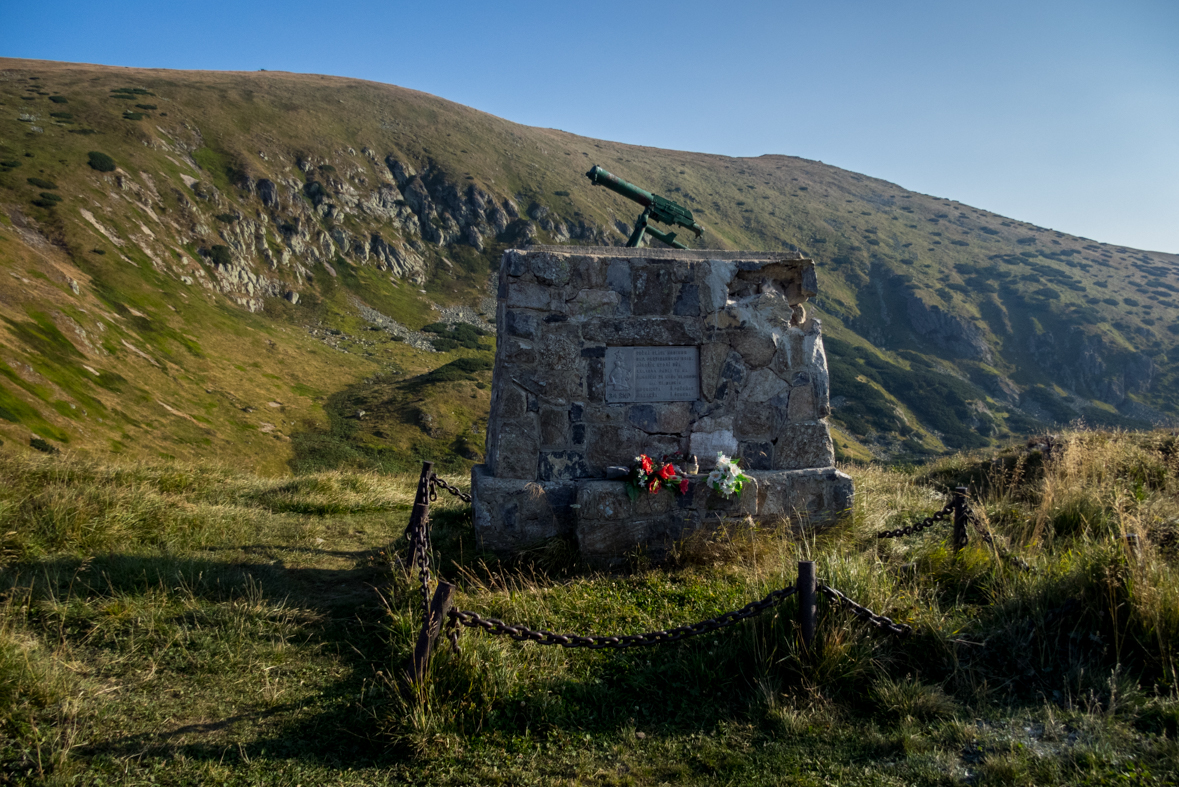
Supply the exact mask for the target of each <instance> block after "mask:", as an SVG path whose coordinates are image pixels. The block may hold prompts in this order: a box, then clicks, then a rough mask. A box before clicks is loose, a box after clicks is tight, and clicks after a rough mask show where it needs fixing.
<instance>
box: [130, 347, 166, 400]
mask: <svg viewBox="0 0 1179 787" xmlns="http://www.w3.org/2000/svg"><path fill="white" fill-rule="evenodd" d="M120 341H122V342H123V346H124V347H126V348H127V349H128V350H130V351H131V352H133V353H135V354H136V355H138V356H139V357H140V358H143V359H144V360H146V361H147V362H148V363H150V364H151V365H152V366H155V367H159V364H158V363H156V359H155V358H152V357H151V356H150V355H148V354H147V353H145V352H144V351H143V350H141V349H139V348H138V347H136V346H135V345H134V344H132V343H131V342H129V341H127V340H126V339H121V340H120ZM161 404H162V403H161Z"/></svg>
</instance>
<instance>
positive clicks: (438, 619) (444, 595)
mask: <svg viewBox="0 0 1179 787" xmlns="http://www.w3.org/2000/svg"><path fill="white" fill-rule="evenodd" d="M433 474H434V463H433V462H422V474H421V475H420V476H419V477H418V489H417V493H416V494H415V495H414V498H413V509H412V510H411V511H410V513H409V524H408V525H407V526H406V528H405V534H406V536H407V537H409V538H410V541H411V544H412V543H413V538H414V534H416V533H417V532H418V530H419V529H421V528H428V527H429V526H430V476H431V475H433ZM425 547H426V548H427V549H429V544H428V543H427V544H426V545H425ZM416 557H417V555H416V552H415V553H411V555H410V561H411V563H410V568H411V570H414V569H417V567H418V566H417V561H416V560H415V558H416ZM444 587H449V588H450V590H449V591H446V592H444V591H443V588H444ZM428 593H429V587H428V586H426V585H425V584H424V583H423V587H422V603H423V605H424V604H426V601H427V599H428V598H429V597H428V596H427V594H428ZM453 593H454V586H453V585H450V586H447V585H446V583H444V582H440V583H439V584H438V588H437V589H436V590H435V591H434V598H433V599H432V600H430V601H429V606H428V607H427V608H426V610H425V615H424V616H423V618H422V628H421V631H420V632H419V633H418V643H417V646H416V647H414V650H413V661H412V662H411V664H410V667H409V670H408V674H407V677H408V678H409V680H410V683H413V684H414V685H420V683H421V680H422V678H424V677H425V675H426V666H427V665H428V664H429V663H430V652H431V651H432V650H433V647H434V639H435V638H436V637H437V636H438V631H440V630H441V627H442V617H443V615H445V614H446V613H445V610H443V611H442V612H441V613H440V614H436V611H437V610H438V609H441V608H442V607H449V606H450V597H451V595H453Z"/></svg>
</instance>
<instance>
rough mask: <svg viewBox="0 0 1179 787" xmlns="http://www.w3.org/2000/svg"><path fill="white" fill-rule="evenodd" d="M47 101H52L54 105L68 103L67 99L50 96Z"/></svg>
mask: <svg viewBox="0 0 1179 787" xmlns="http://www.w3.org/2000/svg"><path fill="white" fill-rule="evenodd" d="M49 100H50V101H52V102H53V103H54V104H68V103H70V102H69V99H67V98H66V97H65V96H50V97H49Z"/></svg>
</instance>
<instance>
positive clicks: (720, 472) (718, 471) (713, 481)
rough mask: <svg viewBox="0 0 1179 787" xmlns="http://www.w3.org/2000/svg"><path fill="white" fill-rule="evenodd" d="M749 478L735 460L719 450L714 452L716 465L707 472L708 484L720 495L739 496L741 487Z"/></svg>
mask: <svg viewBox="0 0 1179 787" xmlns="http://www.w3.org/2000/svg"><path fill="white" fill-rule="evenodd" d="M748 480H749V476H747V475H745V474H744V473H742V472H741V468H740V467H738V466H737V462H736V460H733V459H730V458H729V457H727V456H725V455H724V454H723V453H721V452H720V451H717V452H716V467H715V468H714V469H713V471H712V472H711V473H709V474H708V485H709V486H711V487H712V488H713V489H714V490H715V491H716V493H717V494H718V495H720V496H721V497H726V498H727V497H732V496H733V495H734V494H736V495H738V496H740V494H741V487H742V486H743V485H744V484H745V482H746V481H748Z"/></svg>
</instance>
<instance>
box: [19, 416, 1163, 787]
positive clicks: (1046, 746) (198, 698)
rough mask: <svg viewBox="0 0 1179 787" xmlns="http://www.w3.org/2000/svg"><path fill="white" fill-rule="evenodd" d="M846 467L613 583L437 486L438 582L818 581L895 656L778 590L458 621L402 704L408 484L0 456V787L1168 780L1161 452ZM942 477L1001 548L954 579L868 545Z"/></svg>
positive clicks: (534, 598)
mask: <svg viewBox="0 0 1179 787" xmlns="http://www.w3.org/2000/svg"><path fill="white" fill-rule="evenodd" d="M847 469H848V470H849V472H851V473H852V474H853V476H854V478H855V480H856V484H857V496H856V507H855V510H854V512H853V513H852V515H851V516H849V517H848V518H846V519H845V520H844V521H843V522H841V523H839V524H838V525H836V526H834V527H831V528H829V529H827V530H825V531H823V532H820V533H802V534H800V533H796V532H793V531H791V530H790V529H788V528H781V529H779V530H772V529H763V530H755V529H752V528H749V527H745V526H743V525H742V524H741V523H739V522H734V523H729V526H728V527H727V528H726V529H725V530H724V531H723V532H722V533H720V534H718V535H716V536H715V537H712V538H696V539H692V540H689V541H688V542H685V543H684V544H681V545H679V547H678V548H677V549H676V550H675V552H674V553H673V555H672V557H671V559H670V560H669V562H667V563H665V564H662V565H652V564H651V563H650V561H649V560H647V559H646V558H645V557H644V556H643V555H642V554H636V555H634V556H632V559H631V561H630V563H629V565H628V566H627V568H626V569H625V570H622V571H618V572H614V573H609V574H607V573H595V572H592V571H589V570H587V569H585V568H584V567H583V566H581V565H580V564H579V563H578V561H577V559H576V555H575V553H574V552H573V551H572V550H571V549H569V547H568V546H567V545H563V544H560V543H552V544H547V545H542V546H540V547H538V548H537V549H536V550H534V551H533V552H531V553H529V554H528V555H526V556H524V557H523V558H522V559H519V560H516V561H513V562H510V563H507V562H498V561H495V560H494V559H493V558H491V557H490V556H487V555H481V554H479V553H478V552H477V551H476V549H475V548H474V537H473V533H472V532H471V529H470V516H469V510H468V509H466V508H464V507H463V506H462V505H461V504H459V503H457V502H456V501H454V500H452V499H450V498H449V497H448V496H446V495H443V497H442V499H440V500H439V501H438V503H437V504H436V505H435V507H434V509H433V514H434V515H433V522H434V528H435V536H436V540H435V546H436V552H435V556H434V557H435V565H436V566H437V567H439V569H440V571H441V572H442V573H443V574H444V575H445V576H446V577H447V578H449V579H451V580H452V581H455V582H457V583H458V584H459V585H460V587H461V592H460V594H459V598H458V604H459V606H460V607H462V608H465V609H472V610H475V611H478V612H480V613H481V614H484V615H492V616H496V617H502V618H504V619H506V620H510V621H518V622H526V623H528V624H530V625H532V626H533V627H546V628H551V629H554V630H562V631H570V632H593V633H604V634H606V633H608V634H614V633H633V632H640V631H646V630H650V629H653V628H665V627H668V626H670V625H677V624H680V623H684V622H690V621H694V620H697V619H700V618H705V617H711V616H713V615H715V614H717V613H720V612H723V611H726V610H729V609H732V608H735V607H739V606H741V605H743V604H745V603H746V602H747V601H749V600H752V599H754V598H760V597H761V596H763V595H765V594H766V593H767V592H768V591H769V590H771V589H775V588H778V587H781V586H783V585H787V584H790V583H792V582H793V581H794V573H795V570H796V565H797V561H798V560H799V559H801V558H812V559H814V560H816V561H817V563H818V568H819V575H820V578H821V579H823V580H825V581H826V582H827V583H828V584H830V585H831V586H833V587H836V588H839V589H841V590H843V591H844V592H846V593H847V594H848V595H849V596H850V597H852V598H854V599H856V600H858V601H860V602H861V603H864V604H866V605H867V606H869V607H871V608H872V609H874V610H876V611H878V612H882V613H884V614H888V615H890V616H892V617H893V618H895V619H898V620H903V621H904V622H907V623H910V624H911V625H913V626H914V628H915V633H914V634H913V636H911V637H909V638H907V639H903V640H902V639H897V638H894V637H891V636H888V635H885V634H882V633H880V632H877V631H876V630H874V629H871V628H870V627H865V626H864V625H863V624H861V623H859V622H858V621H856V620H854V619H851V618H850V617H849V616H848V615H847V614H846V613H844V612H842V611H840V610H838V609H836V608H833V607H831V606H830V605H824V604H820V607H821V619H820V624H819V633H820V640H821V650H820V653H819V654H818V655H811V656H806V655H804V654H800V653H799V651H798V647H797V645H796V644H795V643H796V636H795V631H794V624H793V620H794V615H795V610H796V607H795V605H794V602H793V600H787V601H786V602H785V603H784V604H783V605H782V606H781V607H779V608H778V609H777V611H776V614H775V613H768V614H767V615H765V616H763V617H761V618H758V619H756V620H753V621H746V622H744V623H741V624H738V625H737V626H735V627H733V628H730V629H727V630H726V631H724V632H720V633H718V634H715V635H708V636H704V637H700V638H697V639H695V640H690V641H687V642H683V643H679V644H673V645H664V646H659V647H656V648H648V649H638V650H630V651H625V652H621V653H609V652H595V653H590V652H582V651H568V650H562V649H555V648H540V647H538V646H536V645H532V644H524V645H521V644H517V643H513V642H511V641H508V640H504V639H502V638H491V637H488V636H483V635H479V634H473V633H470V632H466V633H464V635H463V637H462V638H461V639H460V652H459V653H458V654H453V653H451V652H450V651H449V650H446V649H444V650H442V651H441V652H440V653H439V655H438V657H437V658H436V659H435V661H434V663H433V665H432V670H431V675H430V679H429V682H428V684H427V686H426V689H425V691H424V692H423V693H422V694H421V695H416V694H413V693H411V692H407V691H405V690H404V688H403V686H402V685H401V684H400V678H399V677H398V676H399V675H400V673H401V671H402V669H403V667H404V665H405V663H406V661H407V660H408V654H409V651H410V649H411V648H412V646H413V642H414V639H415V638H416V633H417V614H418V607H417V606H416V605H417V604H418V603H419V599H420V597H419V596H418V595H417V591H416V588H415V584H414V578H413V577H412V576H411V575H410V574H409V572H407V571H406V570H405V568H404V566H403V564H402V563H400V562H399V560H398V559H397V555H398V553H399V552H400V553H404V548H405V542H404V539H402V538H401V531H402V530H403V529H404V527H405V522H406V520H407V516H408V508H409V503H410V502H411V497H412V490H413V484H414V481H415V480H416V479H414V478H409V477H385V476H378V475H365V474H349V473H326V474H319V475H305V476H297V477H289V478H283V479H263V478H257V477H254V476H249V475H245V474H241V473H236V472H230V471H227V470H223V469H218V468H214V467H197V466H180V465H176V464H157V465H121V466H116V465H102V464H97V463H94V462H89V461H84V460H80V459H75V458H70V457H44V458H35V459H30V458H25V457H21V458H16V457H11V456H5V457H2V458H0V534H2V535H0V538H2V541H0V549H2V550H3V565H2V568H0V582H2V585H0V592H2V594H3V595H2V601H0V783H3V782H4V781H8V782H13V783H22V782H45V783H49V784H75V783H79V784H149V783H151V784H222V783H225V784H292V785H293V784H405V783H413V784H635V785H648V784H649V785H655V784H712V783H718V784H730V783H731V784H791V783H793V784H815V785H820V784H855V785H857V787H858V786H859V785H874V784H881V785H909V784H961V783H969V784H1037V785H1040V784H1069V785H1075V784H1146V785H1149V784H1168V783H1173V781H1174V779H1175V776H1176V774H1177V773H1179V744H1177V743H1176V735H1177V733H1179V696H1177V694H1176V691H1177V687H1176V678H1177V675H1176V666H1177V665H1176V657H1177V655H1179V583H1177V582H1176V579H1177V576H1176V566H1175V561H1176V552H1175V550H1176V544H1177V541H1176V534H1177V533H1179V497H1177V493H1179V439H1177V438H1176V437H1175V436H1174V435H1171V434H1169V433H1163V432H1154V433H1135V434H1108V433H1092V432H1076V433H1069V434H1066V435H1063V436H1062V437H1061V438H1060V439H1059V440H1057V441H1056V442H1055V443H1054V444H1053V446H1052V448H1051V451H1050V452H1048V453H1045V452H1044V451H1041V450H1032V451H1025V450H1017V449H1012V450H1009V451H1006V452H999V453H996V454H994V455H991V454H988V455H986V456H979V455H974V456H966V455H959V456H955V457H952V458H950V459H946V460H942V461H939V462H938V463H937V464H934V465H930V466H925V467H921V468H904V469H885V468H880V467H855V466H853V467H849V468H847ZM451 480H452V481H457V482H458V483H460V485H462V486H464V487H465V483H463V482H462V479H451ZM960 483H967V484H969V485H970V486H971V487H972V495H973V499H974V501H975V508H976V510H978V511H979V512H980V514H982V515H983V516H984V518H985V520H986V522H987V525H988V526H989V527H990V528H991V530H992V531H994V532H995V533H996V540H997V541H998V542H1000V543H1001V545H1002V546H1003V547H1004V551H1003V552H1001V553H997V552H995V551H994V550H992V549H990V548H988V547H987V546H986V545H985V544H983V543H981V541H980V539H978V538H977V535H976V536H975V537H974V539H973V540H972V542H971V545H970V546H969V547H968V548H967V550H965V551H964V552H963V553H962V554H960V555H958V556H957V557H955V556H954V555H953V554H952V553H951V551H950V550H949V546H948V542H949V535H950V529H949V526H948V525H943V526H941V527H939V528H937V529H934V530H932V531H926V532H925V533H923V534H921V535H916V536H911V537H908V538H903V539H890V540H879V539H876V538H875V537H874V535H873V534H874V533H875V532H876V531H877V530H880V529H883V528H885V527H896V526H898V525H900V524H904V523H907V522H911V521H913V520H915V519H918V518H920V517H923V516H926V515H928V514H929V513H931V512H933V511H935V510H937V509H939V508H940V507H941V506H942V504H943V503H944V501H945V495H944V492H945V490H946V489H947V488H950V487H953V486H955V485H958V484H960ZM1128 535H1132V536H1137V539H1136V543H1137V546H1136V547H1135V546H1134V543H1133V542H1132V541H1131V540H1129V539H1127V538H1126V536H1128ZM1007 548H1009V549H1010V550H1012V552H1013V553H1014V554H1015V555H1018V556H1019V557H1020V558H1021V559H1022V560H1024V561H1026V562H1027V564H1029V565H1030V566H1031V568H1032V569H1033V570H1032V571H1024V570H1021V569H1020V568H1019V567H1018V566H1017V564H1016V561H1015V560H1013V559H1012V558H1011V556H1009V555H1007V554H1006V549H1007Z"/></svg>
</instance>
